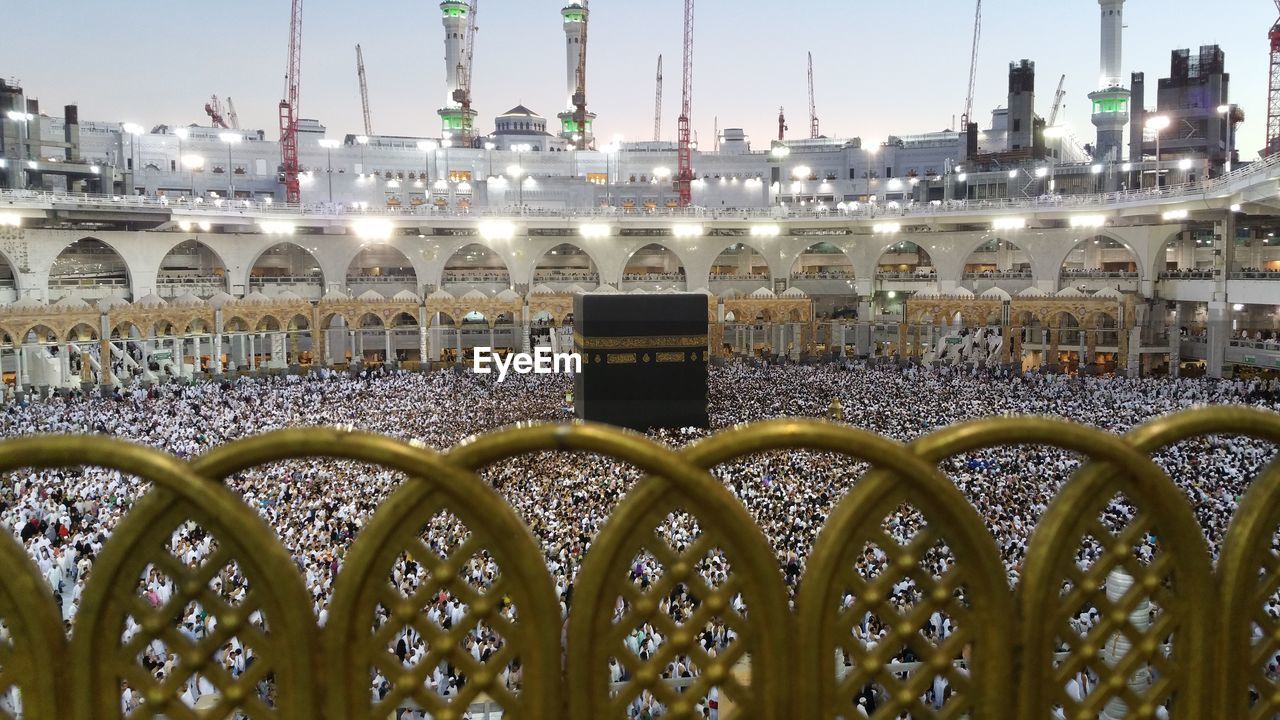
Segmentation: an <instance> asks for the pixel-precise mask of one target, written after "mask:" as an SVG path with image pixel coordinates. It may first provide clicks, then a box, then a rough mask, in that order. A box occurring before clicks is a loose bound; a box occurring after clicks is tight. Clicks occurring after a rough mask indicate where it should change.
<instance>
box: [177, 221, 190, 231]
mask: <svg viewBox="0 0 1280 720" xmlns="http://www.w3.org/2000/svg"><path fill="white" fill-rule="evenodd" d="M178 229H179V230H181V231H182V232H191V221H190V220H179V221H178Z"/></svg>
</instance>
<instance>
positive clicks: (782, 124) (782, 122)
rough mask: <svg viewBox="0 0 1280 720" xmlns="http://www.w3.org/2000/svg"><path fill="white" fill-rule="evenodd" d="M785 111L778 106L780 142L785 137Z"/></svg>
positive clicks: (786, 128)
mask: <svg viewBox="0 0 1280 720" xmlns="http://www.w3.org/2000/svg"><path fill="white" fill-rule="evenodd" d="M788 129H789V128H788V127H787V111H786V110H785V109H783V108H781V107H779V108H778V142H782V141H783V140H784V139H786V137H787V130H788Z"/></svg>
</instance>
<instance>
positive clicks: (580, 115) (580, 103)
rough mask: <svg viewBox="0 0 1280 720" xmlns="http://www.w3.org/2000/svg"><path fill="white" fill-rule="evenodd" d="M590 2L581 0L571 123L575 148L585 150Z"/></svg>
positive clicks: (586, 145)
mask: <svg viewBox="0 0 1280 720" xmlns="http://www.w3.org/2000/svg"><path fill="white" fill-rule="evenodd" d="M589 6H590V0H582V39H581V40H580V41H579V44H578V88H577V89H576V90H574V92H573V123H574V124H575V125H577V126H578V140H577V143H576V144H577V146H578V149H579V150H586V149H587V147H588V145H589V143H588V141H587V28H589V27H590V26H591V8H590V7H589Z"/></svg>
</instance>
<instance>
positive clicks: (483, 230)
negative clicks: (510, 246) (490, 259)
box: [480, 220, 516, 240]
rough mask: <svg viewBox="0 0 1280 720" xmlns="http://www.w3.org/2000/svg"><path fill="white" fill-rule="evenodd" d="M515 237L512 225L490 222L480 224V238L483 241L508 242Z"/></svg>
mask: <svg viewBox="0 0 1280 720" xmlns="http://www.w3.org/2000/svg"><path fill="white" fill-rule="evenodd" d="M515 235H516V226H515V225H514V224H513V223H509V222H502V221H499V220H490V221H486V222H482V223H480V237H482V238H484V239H485V240H510V239H511V238H513V237H515Z"/></svg>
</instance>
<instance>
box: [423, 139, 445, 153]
mask: <svg viewBox="0 0 1280 720" xmlns="http://www.w3.org/2000/svg"><path fill="white" fill-rule="evenodd" d="M439 146H440V145H439V143H437V142H436V141H435V140H419V141H418V149H419V150H421V151H422V152H431V151H432V150H435V149H436V148H437V147H439Z"/></svg>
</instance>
